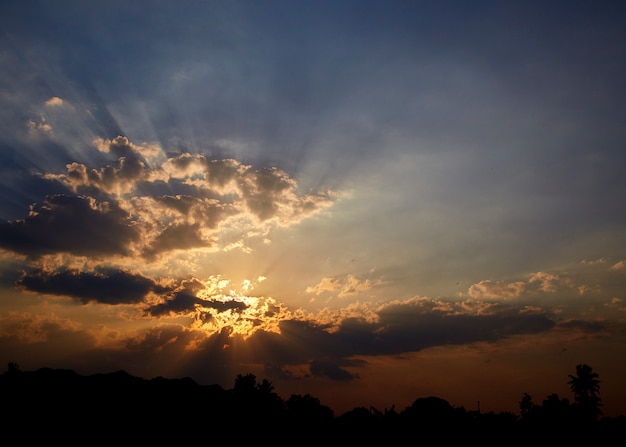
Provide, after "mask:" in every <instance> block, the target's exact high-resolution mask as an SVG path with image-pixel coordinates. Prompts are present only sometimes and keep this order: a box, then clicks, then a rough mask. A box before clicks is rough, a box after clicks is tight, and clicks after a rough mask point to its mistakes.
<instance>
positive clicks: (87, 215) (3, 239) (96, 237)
mask: <svg viewBox="0 0 626 447" xmlns="http://www.w3.org/2000/svg"><path fill="white" fill-rule="evenodd" d="M137 237H138V231H137V230H136V228H135V227H134V225H133V221H132V220H131V219H130V216H129V214H128V213H127V212H126V211H124V210H123V209H121V208H120V207H119V206H118V205H117V204H116V203H114V202H98V201H96V200H94V199H91V198H88V197H82V196H79V197H71V196H65V195H54V196H48V197H47V198H46V199H45V200H44V202H43V204H40V205H39V204H34V205H32V206H31V211H30V214H29V216H28V217H26V218H25V219H23V220H16V221H3V222H0V247H2V248H5V249H7V250H10V251H14V252H17V253H20V254H25V255H28V256H32V257H39V256H41V255H44V254H50V253H70V254H73V255H79V256H95V257H98V256H106V255H126V254H128V253H129V250H128V245H129V244H130V243H131V242H132V241H134V240H135V239H136V238H137Z"/></svg>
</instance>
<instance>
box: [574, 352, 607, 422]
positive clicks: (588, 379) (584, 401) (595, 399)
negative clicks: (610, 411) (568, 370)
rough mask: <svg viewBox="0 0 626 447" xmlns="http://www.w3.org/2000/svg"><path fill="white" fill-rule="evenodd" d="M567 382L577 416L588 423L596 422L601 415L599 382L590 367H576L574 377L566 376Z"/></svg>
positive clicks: (581, 365)
mask: <svg viewBox="0 0 626 447" xmlns="http://www.w3.org/2000/svg"><path fill="white" fill-rule="evenodd" d="M568 377H569V379H570V380H569V381H568V382H567V383H568V384H569V386H570V389H571V390H572V392H573V393H574V402H575V404H576V410H577V414H578V416H580V417H581V418H583V419H584V420H588V421H596V420H597V418H598V416H599V415H601V414H602V411H601V410H600V407H601V406H602V403H601V399H600V396H599V394H600V380H599V376H598V374H597V373H595V372H593V369H592V368H591V366H589V365H586V364H584V363H583V364H580V365H576V375H575V376H574V375H571V374H569V375H568Z"/></svg>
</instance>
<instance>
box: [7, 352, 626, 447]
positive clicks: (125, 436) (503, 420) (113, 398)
mask: <svg viewBox="0 0 626 447" xmlns="http://www.w3.org/2000/svg"><path fill="white" fill-rule="evenodd" d="M586 368H587V369H586ZM569 377H570V382H569V383H570V386H571V388H572V391H573V392H574V401H573V402H572V403H570V401H569V400H568V399H563V398H560V397H559V396H558V395H556V394H553V395H550V396H547V397H546V399H545V400H543V401H542V402H541V403H540V404H535V403H534V402H533V401H532V397H531V396H529V395H528V394H526V393H524V394H523V395H522V398H521V400H520V402H519V405H520V413H519V414H514V413H510V412H500V413H494V412H488V413H480V412H479V411H473V410H466V409H465V408H463V407H455V406H453V405H451V404H450V403H449V402H447V401H446V400H444V399H441V398H438V397H434V396H430V397H420V398H417V399H416V400H415V401H414V402H413V403H412V404H411V405H410V406H408V407H406V408H404V409H401V410H396V409H395V407H392V408H391V409H384V410H382V411H381V410H378V409H376V408H373V407H370V408H365V407H356V408H354V409H352V410H350V411H348V412H346V413H344V414H341V415H335V414H334V413H333V411H332V410H331V409H330V408H329V407H328V406H325V405H323V404H322V403H321V402H320V401H319V399H317V398H315V397H313V396H311V395H309V394H305V395H292V396H290V397H289V398H288V399H287V400H284V399H283V398H281V397H280V396H279V395H278V394H276V393H275V392H274V388H273V386H272V384H271V383H270V382H268V381H267V380H262V381H260V382H258V381H257V378H256V377H255V376H254V375H252V374H247V375H238V376H237V377H236V378H235V381H234V386H233V388H232V389H224V388H222V387H220V386H218V385H212V386H203V385H199V384H197V383H196V382H195V381H193V380H192V379H190V378H182V379H165V378H162V377H158V378H154V379H143V378H139V377H134V376H131V375H129V374H128V373H126V372H125V371H118V372H114V373H109V374H95V375H89V376H83V375H79V374H77V373H76V372H74V371H72V370H64V369H50V368H42V369H38V370H36V371H32V372H27V371H21V370H20V368H19V366H17V364H15V363H10V364H9V368H8V370H7V371H6V372H5V373H4V374H2V375H1V376H0V399H1V400H0V406H1V407H2V419H1V423H2V435H3V439H14V440H16V442H19V443H20V444H24V445H31V444H34V443H39V442H51V441H60V442H64V443H65V444H66V445H68V444H69V445H71V444H81V445H105V444H107V445H108V444H111V443H117V444H121V445H132V444H141V445H143V444H147V443H149V442H157V443H159V445H161V444H164V443H170V442H171V443H176V445H180V444H181V443H185V442H201V443H202V444H203V445H211V444H217V443H235V444H239V443H241V442H244V441H251V442H260V441H271V442H272V443H273V444H274V445H311V444H318V443H322V442H326V443H331V444H333V445H334V444H340V443H346V444H350V445H352V444H361V445H388V444H389V443H390V442H398V443H400V442H401V443H402V445H432V444H433V443H434V441H436V442H437V443H439V444H443V445H448V444H449V443H464V444H469V443H474V442H476V443H480V444H481V445H522V444H524V445H526V444H528V443H531V442H532V443H539V444H543V443H545V442H573V441H576V444H578V443H580V442H583V441H585V442H590V443H591V442H593V443H594V445H605V444H607V445H608V443H609V442H611V441H612V440H615V439H621V440H623V439H624V436H625V435H626V418H625V417H624V416H620V417H617V418H611V417H604V416H602V412H601V410H600V407H601V400H600V399H599V385H598V384H599V380H597V374H595V373H593V372H592V371H591V368H589V367H587V366H586V365H579V367H577V376H569ZM579 379H580V380H579Z"/></svg>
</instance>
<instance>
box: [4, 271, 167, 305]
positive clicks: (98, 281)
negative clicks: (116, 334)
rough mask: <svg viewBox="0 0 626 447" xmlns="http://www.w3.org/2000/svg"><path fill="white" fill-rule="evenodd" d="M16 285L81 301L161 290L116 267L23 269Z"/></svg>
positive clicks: (133, 297) (124, 299) (136, 299)
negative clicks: (62, 269)
mask: <svg viewBox="0 0 626 447" xmlns="http://www.w3.org/2000/svg"><path fill="white" fill-rule="evenodd" d="M16 285H17V286H18V287H21V288H23V289H25V290H29V291H31V292H38V293H45V294H51V295H65V296H69V297H71V298H74V299H77V300H79V301H81V302H82V303H85V304H86V303H89V302H92V301H95V302H98V303H103V304H136V303H141V302H142V301H143V300H144V299H145V297H146V295H147V294H148V293H149V292H151V291H157V292H160V291H162V288H161V287H160V286H158V285H157V284H155V283H154V281H153V280H151V279H150V278H147V277H145V276H142V275H139V274H132V273H128V272H123V271H120V270H117V271H114V270H110V271H107V270H103V271H98V272H90V273H89V272H78V271H73V270H64V271H61V272H54V273H48V272H44V271H42V270H35V271H33V272H29V273H24V274H23V275H22V276H21V277H20V278H19V279H18V281H17V283H16Z"/></svg>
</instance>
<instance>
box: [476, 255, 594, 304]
mask: <svg viewBox="0 0 626 447" xmlns="http://www.w3.org/2000/svg"><path fill="white" fill-rule="evenodd" d="M594 264H595V263H591V265H594ZM561 287H564V288H566V289H570V288H572V287H574V285H573V283H572V280H571V278H569V277H560V276H559V275H557V274H554V273H548V272H536V273H532V274H531V275H530V278H529V279H528V280H527V281H513V282H507V281H492V280H488V279H487V280H482V281H480V282H478V283H476V284H472V285H471V286H470V287H469V289H468V292H467V293H468V295H469V296H470V297H471V298H476V299H496V300H498V299H510V298H519V297H520V296H522V295H523V294H529V293H537V292H542V293H554V292H556V291H557V290H559V288H561ZM578 290H579V292H580V293H581V294H582V293H584V292H586V291H588V290H590V289H589V287H588V286H586V285H581V286H580V287H578Z"/></svg>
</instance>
